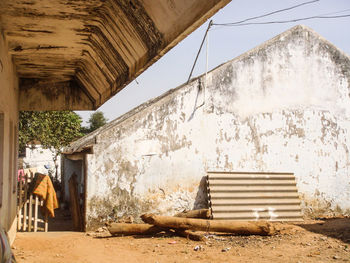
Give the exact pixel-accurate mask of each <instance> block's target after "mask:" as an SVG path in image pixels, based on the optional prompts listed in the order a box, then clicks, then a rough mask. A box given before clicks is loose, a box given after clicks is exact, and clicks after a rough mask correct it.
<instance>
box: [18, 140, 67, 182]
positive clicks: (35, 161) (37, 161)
mask: <svg viewBox="0 0 350 263" xmlns="http://www.w3.org/2000/svg"><path fill="white" fill-rule="evenodd" d="M25 151H26V155H25V157H23V158H22V160H23V167H24V168H30V167H37V168H38V172H40V173H44V174H48V172H49V171H50V172H51V173H52V174H53V175H54V176H55V174H56V169H55V162H54V161H53V157H54V156H55V153H54V152H55V150H54V149H52V150H50V149H45V148H43V147H42V146H41V145H35V146H33V147H27V148H26V149H25ZM56 164H57V175H58V178H61V156H60V155H58V156H57V160H56ZM44 165H48V166H49V169H47V168H45V167H44Z"/></svg>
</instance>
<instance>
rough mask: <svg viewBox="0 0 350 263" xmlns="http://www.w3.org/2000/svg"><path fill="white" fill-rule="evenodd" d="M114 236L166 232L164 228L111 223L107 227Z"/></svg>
mask: <svg viewBox="0 0 350 263" xmlns="http://www.w3.org/2000/svg"><path fill="white" fill-rule="evenodd" d="M107 229H108V231H109V232H110V233H111V234H112V235H114V236H115V235H125V236H131V235H154V234H157V233H159V232H162V231H164V230H165V229H164V228H162V227H158V226H154V225H149V224H127V223H111V224H109V225H108V226H107Z"/></svg>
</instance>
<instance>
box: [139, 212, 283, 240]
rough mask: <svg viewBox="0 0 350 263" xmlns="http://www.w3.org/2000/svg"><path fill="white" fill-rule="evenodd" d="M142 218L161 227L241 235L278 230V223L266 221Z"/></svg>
mask: <svg viewBox="0 0 350 263" xmlns="http://www.w3.org/2000/svg"><path fill="white" fill-rule="evenodd" d="M141 218H142V220H143V221H144V222H145V223H148V224H152V225H155V226H159V227H166V228H172V229H190V230H198V231H206V232H224V233H234V234H239V235H274V234H275V233H276V230H277V229H276V228H275V226H277V224H278V223H270V222H266V221H256V222H255V221H233V220H205V219H194V218H179V217H172V216H157V215H153V214H144V215H142V216H141Z"/></svg>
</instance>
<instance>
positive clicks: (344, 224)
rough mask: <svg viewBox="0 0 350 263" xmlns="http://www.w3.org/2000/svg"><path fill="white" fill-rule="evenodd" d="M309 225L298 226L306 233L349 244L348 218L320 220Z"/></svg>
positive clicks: (349, 220) (349, 228)
mask: <svg viewBox="0 0 350 263" xmlns="http://www.w3.org/2000/svg"><path fill="white" fill-rule="evenodd" d="M321 220H322V221H319V222H316V223H311V224H299V226H300V227H302V228H304V229H305V230H307V231H310V232H313V233H317V234H321V235H324V236H327V237H332V238H336V239H339V240H341V241H343V242H344V243H348V244H350V218H331V219H321Z"/></svg>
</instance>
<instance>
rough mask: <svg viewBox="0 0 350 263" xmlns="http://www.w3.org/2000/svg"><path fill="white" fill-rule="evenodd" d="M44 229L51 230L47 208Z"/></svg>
mask: <svg viewBox="0 0 350 263" xmlns="http://www.w3.org/2000/svg"><path fill="white" fill-rule="evenodd" d="M44 224H45V227H44V230H45V232H47V231H48V230H49V212H48V211H47V209H46V210H45V219H44Z"/></svg>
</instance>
